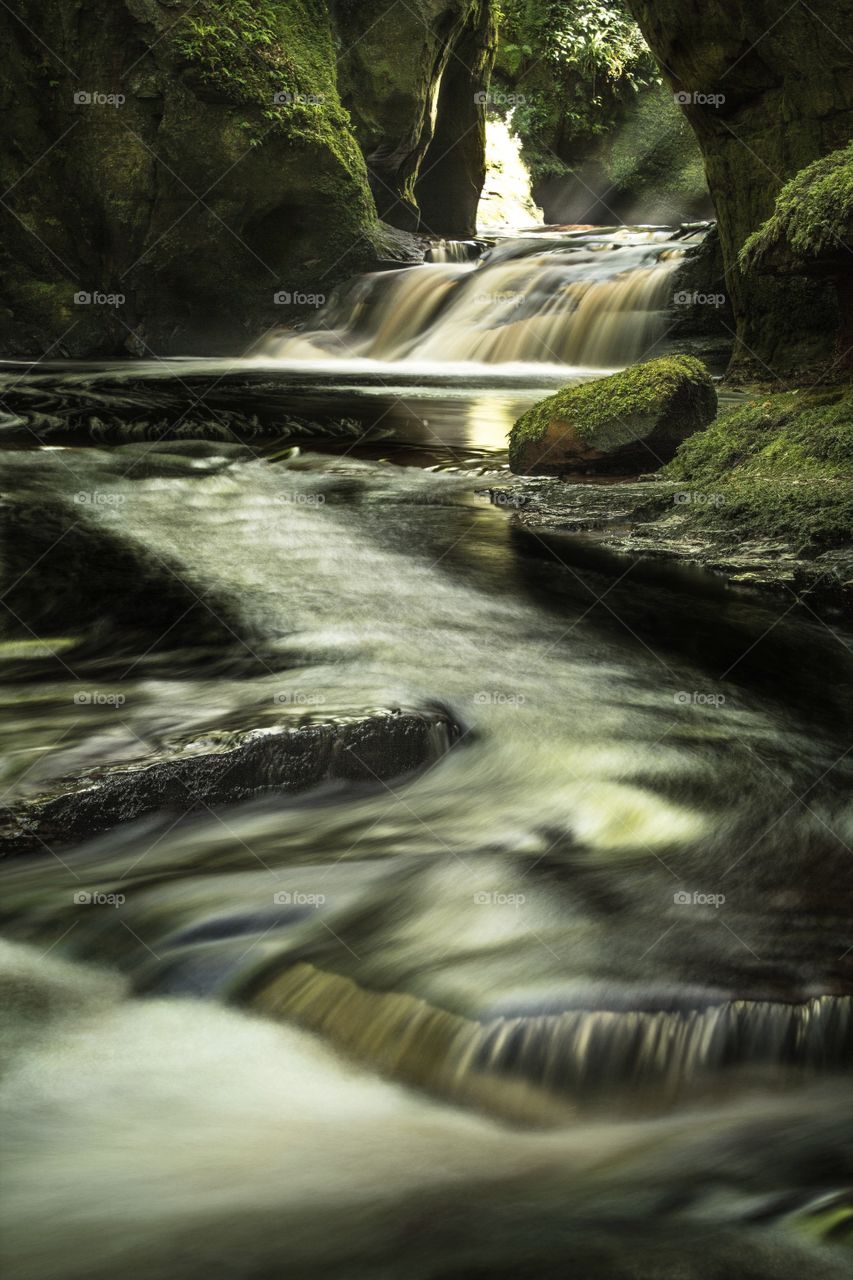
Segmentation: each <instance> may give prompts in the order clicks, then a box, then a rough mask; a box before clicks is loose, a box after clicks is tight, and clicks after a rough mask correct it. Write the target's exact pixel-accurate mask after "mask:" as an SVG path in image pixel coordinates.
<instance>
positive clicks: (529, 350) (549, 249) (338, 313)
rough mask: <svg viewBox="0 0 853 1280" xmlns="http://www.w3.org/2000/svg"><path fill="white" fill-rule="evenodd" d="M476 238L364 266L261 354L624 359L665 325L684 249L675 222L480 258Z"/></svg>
mask: <svg viewBox="0 0 853 1280" xmlns="http://www.w3.org/2000/svg"><path fill="white" fill-rule="evenodd" d="M472 249H474V250H476V245H472V244H469V243H468V242H464V241H460V242H442V243H437V244H435V245H434V246H433V247H432V249H431V256H432V259H433V261H432V262H429V263H425V264H424V265H422V266H419V267H409V268H405V269H402V270H397V271H385V272H377V273H375V274H372V275H368V276H363V277H360V278H358V279H356V280H355V281H352V282H350V284H349V285H348V286H346V287H345V288H344V289H343V290H342V291H341V292H340V293H339V294H338V295H337V296H336V297H335V298H334V299H333V300H332V301H331V302H330V303H329V304H328V305H327V306H325V307H324V308H323V309H322V310H321V311H319V312H318V313H317V315H316V317H315V318H314V319H312V320H311V321H309V322H308V323H307V324H306V326H305V327H304V328H303V329H302V330H301V331H299V332H298V333H296V332H294V331H289V332H288V331H285V332H283V333H282V332H279V333H278V334H277V335H276V336H275V337H274V338H272V339H270V340H269V341H268V342H267V344H266V345H265V348H264V350H263V352H262V353H261V354H263V355H264V356H266V357H270V356H272V357H275V358H277V359H281V360H290V361H305V360H317V359H322V360H329V359H335V358H339V359H340V358H350V359H352V358H356V359H365V360H372V361H381V362H384V363H400V362H404V363H408V364H412V363H427V364H437V365H446V364H448V363H451V364H454V365H459V364H462V365H471V364H485V365H500V364H504V365H515V364H525V365H527V364H532V365H538V366H540V367H542V366H546V365H550V366H558V367H561V368H562V367H566V366H569V367H574V368H589V369H613V368H621V367H623V366H624V365H626V364H630V363H632V362H634V361H637V360H641V359H644V358H646V357H648V356H649V355H651V354H654V353H655V348H656V347H657V346H658V344H659V343H660V342H661V340H662V339H663V338H664V337H665V334H666V332H667V328H668V324H669V319H668V317H669V313H670V309H671V306H672V295H673V274H674V272H676V271H677V270H678V268H679V266H680V264H681V257H682V255H683V253H684V252H685V248H684V241H679V242H678V243H677V244H675V243H674V242H673V240H672V239H671V238H670V236H669V234H668V233H667V232H666V231H663V232H661V231H651V230H642V229H638V230H635V231H627V230H618V229H614V230H607V229H605V230H604V231H603V232H598V233H590V232H588V231H586V232H580V233H579V232H575V233H570V232H569V233H563V234H559V235H555V234H538V235H533V234H531V235H528V236H522V237H515V238H512V239H509V240H503V241H498V243H497V244H496V245H495V246H494V247H493V248H492V249H490V250H489V251H488V252H487V253H486V254H485V255H484V256H483V257H482V258H481V259H480V260H479V261H471V260H470V255H471V252H472Z"/></svg>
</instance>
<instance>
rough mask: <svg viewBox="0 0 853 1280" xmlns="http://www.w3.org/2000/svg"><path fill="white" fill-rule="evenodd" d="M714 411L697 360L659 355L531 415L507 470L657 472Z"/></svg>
mask: <svg viewBox="0 0 853 1280" xmlns="http://www.w3.org/2000/svg"><path fill="white" fill-rule="evenodd" d="M716 412H717V393H716V390H715V389H714V384H713V383H712V381H711V378H710V375H709V373H708V370H707V369H706V368H705V366H704V364H703V363H702V361H701V360H697V359H696V358H695V357H694V356H662V357H660V358H659V359H657V360H649V361H647V362H646V363H645V364H638V365H634V366H632V367H631V368H629V369H624V370H623V371H622V372H621V373H614V374H612V375H611V376H610V377H607V378H597V379H595V381H593V382H586V383H583V384H582V385H580V386H572V387H565V388H563V390H561V391H558V392H557V394H556V395H554V396H549V397H548V399H546V400H542V401H540V402H539V404H536V405H534V406H533V408H532V409H528V411H527V413H525V414H524V415H523V416H522V417H521V418H519V419H518V421H517V422H516V424H515V426H514V427H513V428H512V431H511V433H510V442H509V464H510V467H511V469H512V470H513V471H515V472H516V473H518V474H521V475H540V476H543V475H544V476H554V475H557V476H559V475H565V474H570V473H573V472H574V473H577V472H600V473H611V474H613V473H615V474H622V475H630V474H635V473H636V472H638V471H644V472H646V471H655V470H657V468H658V467H661V466H663V465H664V463H666V462H669V461H670V460H671V458H672V457H673V456H674V454H675V451H676V449H677V448H678V446H679V445H680V444H681V443H682V442H683V441H684V440H686V439H687V437H688V436H691V435H693V433H694V432H695V431H701V430H702V428H703V427H707V426H709V424H710V423H711V422H712V421H713V420H714V417H715V415H716Z"/></svg>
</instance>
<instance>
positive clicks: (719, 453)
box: [664, 388, 853, 549]
mask: <svg viewBox="0 0 853 1280" xmlns="http://www.w3.org/2000/svg"><path fill="white" fill-rule="evenodd" d="M664 474H665V475H667V476H668V477H669V478H672V479H677V480H684V481H687V482H689V484H690V488H691V490H693V491H695V492H697V493H702V494H705V495H708V496H709V498H711V497H713V498H714V501H709V502H707V503H691V504H690V505H689V506H685V508H684V511H685V513H688V514H689V516H690V518H691V520H695V521H696V522H697V523H706V524H707V523H709V522H713V523H715V524H720V523H723V524H724V525H729V526H731V527H732V529H733V530H735V531H737V532H738V533H742V534H744V535H747V536H758V537H774V538H784V539H786V540H787V541H789V542H790V543H792V544H793V545H795V546H797V547H802V548H814V549H820V548H825V547H827V546H832V545H836V544H838V543H845V542H850V541H851V540H853V391H851V390H850V389H849V388H848V389H846V390H845V391H839V390H837V389H836V390H832V391H826V392H822V393H817V392H808V391H793V392H787V393H785V394H782V395H774V396H769V397H766V398H763V399H760V400H757V401H755V402H754V403H751V404H748V405H744V406H743V407H740V408H737V409H735V410H733V411H732V412H729V413H727V414H724V415H722V416H721V417H719V418H718V419H717V421H716V422H714V423H713V424H712V425H711V426H710V427H708V429H707V430H706V431H701V432H699V433H697V434H696V435H694V436H692V437H691V438H690V439H689V440H687V441H686V442H685V443H684V444H683V445H682V446H681V448H680V449H679V451H678V453H677V454H676V456H675V458H674V459H673V461H672V462H671V463H670V464H669V466H668V467H667V468H666V471H665V473H664Z"/></svg>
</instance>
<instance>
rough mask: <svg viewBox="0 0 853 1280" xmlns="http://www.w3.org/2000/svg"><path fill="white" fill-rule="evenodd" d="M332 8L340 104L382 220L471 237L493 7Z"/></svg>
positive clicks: (417, 2)
mask: <svg viewBox="0 0 853 1280" xmlns="http://www.w3.org/2000/svg"><path fill="white" fill-rule="evenodd" d="M330 9H331V12H332V17H333V21H334V24H335V29H336V32H337V36H338V44H339V48H340V60H339V83H340V92H341V99H342V101H343V103H344V105H345V106H346V107H347V108H348V109H349V111H350V112H351V114H352V118H353V124H354V128H355V132H356V136H357V138H358V140H359V142H360V143H361V146H362V149H363V151H364V154H365V157H366V159H367V165H368V171H369V174H370V184H371V187H372V190H373V194H374V196H375V198H376V204H377V208H378V210H379V213H380V216H381V217H383V218H385V219H387V221H389V222H391V223H392V224H393V225H394V226H398V227H402V228H404V229H405V230H409V231H414V230H417V229H418V228H420V229H421V230H422V231H425V232H429V233H432V234H435V235H438V236H450V237H453V238H458V239H464V238H465V237H467V236H472V235H474V234H475V232H476V229H477V228H476V215H477V203H478V201H479V198H480V190H481V188H482V185H483V179H484V177H485V90H486V88H487V86H488V81H489V73H490V71H491V66H492V62H493V61H494V56H495V49H496V44H497V33H496V24H495V18H494V14H493V6H492V3H491V0H411V2H410V3H406V4H394V5H390V6H389V5H388V3H387V0H330ZM433 111H434V112H435V118H434V120H433Z"/></svg>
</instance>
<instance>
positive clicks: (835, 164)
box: [738, 142, 853, 374]
mask: <svg viewBox="0 0 853 1280" xmlns="http://www.w3.org/2000/svg"><path fill="white" fill-rule="evenodd" d="M738 262H739V264H740V266H741V268H742V269H743V270H745V271H750V270H755V271H758V272H766V273H767V274H769V275H780V276H790V275H802V276H808V277H811V278H812V279H815V280H831V281H832V282H833V283H834V285H835V288H836V291H837V294H838V308H839V312H840V315H841V326H840V329H839V333H838V365H839V367H840V368H842V369H844V370H845V371H846V373H847V374H853V142H851V143H849V145H848V146H846V147H841V148H839V150H838V151H833V152H831V153H830V155H828V156H822V157H821V158H820V160H815V161H814V163H813V164H810V165H807V167H806V168H805V169H802V170H801V171H800V172H799V173H798V174H797V175H796V177H794V178H792V179H791V181H790V182H787V183H786V184H785V186H784V187H783V188H782V190H781V191H780V192H779V195H778V196H777V197H776V204H775V206H774V209H773V213H772V215H771V216H770V217H769V218H768V219H767V221H766V222H765V223H764V225H763V226H761V227H759V229H758V230H757V231H755V232H753V234H752V235H751V236H750V237H749V239H748V240H747V241H746V243H745V244H744V246H743V248H742V249H741V251H740V255H739V257H738Z"/></svg>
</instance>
